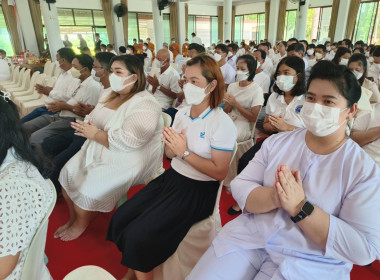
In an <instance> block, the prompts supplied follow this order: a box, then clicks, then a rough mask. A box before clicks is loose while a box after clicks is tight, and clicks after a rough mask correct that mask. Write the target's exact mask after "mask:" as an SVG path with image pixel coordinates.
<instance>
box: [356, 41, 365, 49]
mask: <svg viewBox="0 0 380 280" xmlns="http://www.w3.org/2000/svg"><path fill="white" fill-rule="evenodd" d="M356 45H360V47H361V48H364V45H365V44H364V42H363V41H362V40H359V41H357V42H356V43H355V46H356Z"/></svg>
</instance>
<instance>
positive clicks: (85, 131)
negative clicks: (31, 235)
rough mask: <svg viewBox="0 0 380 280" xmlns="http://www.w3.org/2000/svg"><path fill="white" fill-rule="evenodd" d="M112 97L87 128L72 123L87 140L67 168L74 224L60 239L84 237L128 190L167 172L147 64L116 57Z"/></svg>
mask: <svg viewBox="0 0 380 280" xmlns="http://www.w3.org/2000/svg"><path fill="white" fill-rule="evenodd" d="M111 71H112V72H113V73H112V74H111V76H110V78H109V80H110V84H111V88H112V90H113V91H112V92H111V93H109V94H107V95H103V96H102V99H101V100H100V102H99V103H98V104H97V105H96V107H95V108H94V110H93V111H92V112H91V114H90V115H88V116H87V117H86V120H87V121H88V122H86V120H85V121H84V122H81V121H77V123H72V127H73V128H74V129H76V130H77V133H76V135H79V136H83V137H86V138H87V141H86V142H85V143H84V144H83V146H82V149H81V150H80V151H79V152H78V153H77V154H75V156H73V157H72V158H71V159H70V160H69V161H68V162H67V163H66V165H65V166H64V167H63V168H62V171H61V174H60V176H59V182H60V183H61V185H62V193H63V196H64V198H65V200H66V202H67V205H68V207H69V212H70V220H69V221H68V222H67V223H66V224H65V225H63V226H62V227H60V228H59V229H58V230H57V231H56V233H55V234H54V236H55V237H56V238H61V240H63V241H69V240H73V239H75V238H77V237H79V236H80V235H81V234H82V233H83V231H84V230H85V229H86V228H87V226H88V224H89V223H90V221H91V219H92V218H93V217H94V216H95V215H96V213H98V212H110V211H112V209H113V208H114V207H115V205H116V202H117V201H118V200H119V199H120V197H121V196H122V195H124V194H126V193H127V191H128V189H129V188H130V187H131V186H133V185H134V184H136V183H137V182H140V181H141V180H143V179H144V178H146V177H148V176H152V175H153V173H155V171H157V169H158V168H160V166H161V162H162V158H161V153H162V143H161V130H162V128H163V119H162V116H161V108H160V106H159V104H158V103H157V101H156V99H155V98H154V97H153V96H152V95H151V94H150V93H149V92H147V91H146V90H145V85H146V80H145V75H144V69H143V64H142V63H141V61H140V60H139V59H138V58H137V57H135V56H133V55H123V56H117V57H114V58H113V59H112V60H111Z"/></svg>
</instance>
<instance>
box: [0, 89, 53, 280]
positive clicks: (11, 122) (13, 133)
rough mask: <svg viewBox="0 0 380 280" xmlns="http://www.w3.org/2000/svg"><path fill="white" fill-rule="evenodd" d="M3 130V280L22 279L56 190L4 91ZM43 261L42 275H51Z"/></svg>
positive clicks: (0, 175) (0, 181) (0, 215)
mask: <svg viewBox="0 0 380 280" xmlns="http://www.w3.org/2000/svg"><path fill="white" fill-rule="evenodd" d="M9 97H10V96H9ZM0 131H1V136H0V279H5V280H18V279H20V277H21V273H22V269H23V267H24V263H25V259H26V256H27V253H28V250H29V246H30V243H31V241H32V239H33V236H34V234H35V233H36V231H37V229H38V227H39V226H40V223H41V221H42V220H43V218H44V217H45V215H46V213H47V211H48V209H49V206H50V204H51V203H52V202H53V197H54V196H53V191H54V190H53V189H52V188H51V187H50V185H49V183H48V182H47V181H46V180H45V179H44V177H43V176H42V175H41V173H43V174H44V172H43V170H44V168H43V164H42V160H41V159H40V158H39V157H38V156H37V154H36V153H35V152H33V150H32V148H31V146H30V143H29V140H28V137H27V135H26V134H25V133H24V131H23V129H22V124H21V122H20V120H19V117H18V111H17V108H16V105H15V104H14V103H13V102H12V101H11V100H10V99H9V98H8V97H6V95H5V94H4V93H2V92H0ZM39 261H40V262H36V263H41V264H42V265H41V268H40V272H41V275H49V271H48V270H47V268H46V266H45V265H44V264H43V260H39Z"/></svg>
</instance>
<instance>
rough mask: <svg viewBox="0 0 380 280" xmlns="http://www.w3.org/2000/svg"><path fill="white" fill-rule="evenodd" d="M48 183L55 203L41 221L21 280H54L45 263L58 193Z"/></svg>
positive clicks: (26, 259) (30, 246) (51, 184)
mask: <svg viewBox="0 0 380 280" xmlns="http://www.w3.org/2000/svg"><path fill="white" fill-rule="evenodd" d="M48 181H49V183H50V187H51V189H52V192H53V196H54V197H53V201H52V202H51V204H50V206H49V209H48V211H47V213H46V215H45V218H43V220H42V221H41V223H40V226H39V227H38V229H37V231H36V233H35V234H34V237H33V239H32V242H31V243H30V245H29V250H28V253H27V255H26V258H25V263H24V266H23V268H22V272H21V278H20V280H31V279H38V280H50V279H52V278H51V276H50V273H49V270H48V269H47V267H46V265H45V263H44V251H45V244H46V235H47V228H48V221H49V217H50V214H51V212H53V209H54V206H55V202H56V200H57V193H56V190H55V187H54V185H53V183H52V182H51V181H50V180H48ZM41 267H43V268H44V269H43V270H42V271H41Z"/></svg>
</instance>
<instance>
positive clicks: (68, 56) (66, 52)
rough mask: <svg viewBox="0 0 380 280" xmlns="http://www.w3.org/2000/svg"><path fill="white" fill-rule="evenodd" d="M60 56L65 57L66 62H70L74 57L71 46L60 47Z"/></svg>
mask: <svg viewBox="0 0 380 280" xmlns="http://www.w3.org/2000/svg"><path fill="white" fill-rule="evenodd" d="M57 52H58V54H59V56H60V57H61V58H63V59H65V60H66V61H67V62H70V63H71V62H72V61H73V59H74V57H75V52H74V51H73V49H72V48H61V49H59V50H58V51H57Z"/></svg>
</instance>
